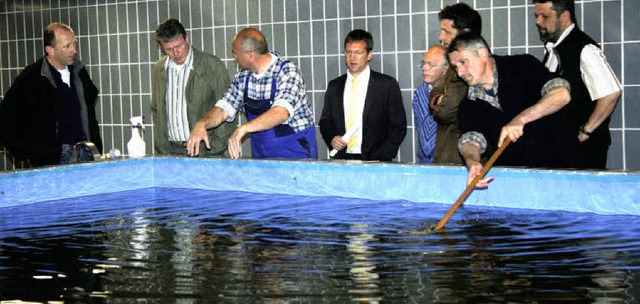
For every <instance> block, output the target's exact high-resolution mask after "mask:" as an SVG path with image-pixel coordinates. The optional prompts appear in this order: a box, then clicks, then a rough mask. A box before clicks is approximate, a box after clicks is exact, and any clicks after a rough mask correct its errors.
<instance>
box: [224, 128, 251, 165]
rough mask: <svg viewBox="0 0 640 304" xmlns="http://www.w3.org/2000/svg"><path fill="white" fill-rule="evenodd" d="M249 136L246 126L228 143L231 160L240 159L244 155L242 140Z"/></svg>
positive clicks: (236, 131)
mask: <svg viewBox="0 0 640 304" xmlns="http://www.w3.org/2000/svg"><path fill="white" fill-rule="evenodd" d="M246 134H247V131H246V127H245V125H242V126H239V127H238V128H237V129H236V130H235V131H233V134H231V137H229V141H228V142H227V143H228V145H229V156H230V157H231V159H238V158H240V156H241V154H242V138H243V137H244V136H245V135H246Z"/></svg>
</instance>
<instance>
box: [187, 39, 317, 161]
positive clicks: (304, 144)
mask: <svg viewBox="0 0 640 304" xmlns="http://www.w3.org/2000/svg"><path fill="white" fill-rule="evenodd" d="M232 47H233V50H232V51H233V58H234V59H235V61H236V63H237V64H238V66H239V67H240V69H241V70H240V71H239V72H238V73H236V75H235V76H234V78H233V81H232V83H231V86H230V87H229V89H228V90H227V92H226V93H225V94H224V95H223V96H222V99H220V100H219V101H218V102H217V103H216V104H215V106H214V107H213V109H211V110H210V111H209V112H208V113H207V114H206V115H205V116H204V117H203V118H202V119H200V121H198V122H197V123H196V125H195V127H194V128H193V130H191V134H190V136H189V141H188V143H187V153H188V154H189V155H190V156H194V155H198V154H199V153H200V151H199V149H200V142H201V141H203V140H204V142H205V145H206V147H207V148H209V147H210V143H209V137H208V136H207V132H206V130H207V129H211V128H215V127H217V126H218V125H220V124H221V123H222V122H223V121H232V120H233V119H234V118H235V116H236V114H237V113H238V111H239V110H240V109H244V111H245V112H246V113H247V118H248V122H246V123H244V124H242V125H241V126H239V127H238V128H237V129H236V130H235V131H234V132H233V134H232V135H231V137H230V138H229V145H228V146H229V155H230V157H231V158H232V159H238V158H239V157H240V154H241V149H242V147H241V144H242V138H243V137H244V136H245V135H246V134H247V133H250V134H251V150H252V154H253V158H294V159H317V158H318V148H317V144H316V135H315V134H316V133H315V123H314V121H313V112H312V110H311V106H310V104H309V102H308V100H307V96H306V89H305V84H304V80H303V79H302V75H301V74H300V70H298V68H297V67H296V66H295V65H294V64H293V63H292V62H290V61H288V60H283V59H282V58H280V57H279V56H278V55H277V54H275V53H270V52H269V49H268V46H267V41H266V40H265V38H264V36H263V35H262V33H261V32H260V31H259V30H257V29H255V28H247V29H244V30H242V31H240V32H239V33H238V34H237V35H236V37H235V38H234V40H233V43H232Z"/></svg>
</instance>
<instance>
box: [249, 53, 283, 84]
mask: <svg viewBox="0 0 640 304" xmlns="http://www.w3.org/2000/svg"><path fill="white" fill-rule="evenodd" d="M269 55H271V62H269V66H268V67H267V69H266V70H264V72H262V73H260V74H256V73H253V72H251V73H253V77H255V78H256V79H260V78H262V77H264V75H265V74H266V73H267V72H269V70H270V69H271V68H272V67H273V66H274V65H275V63H276V62H277V61H278V56H277V55H276V54H273V53H269Z"/></svg>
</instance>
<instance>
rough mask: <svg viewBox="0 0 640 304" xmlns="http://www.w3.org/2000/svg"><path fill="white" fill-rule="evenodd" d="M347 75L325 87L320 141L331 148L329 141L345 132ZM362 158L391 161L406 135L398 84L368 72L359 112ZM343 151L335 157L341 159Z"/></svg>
mask: <svg viewBox="0 0 640 304" xmlns="http://www.w3.org/2000/svg"><path fill="white" fill-rule="evenodd" d="M346 81H347V74H344V75H342V76H340V77H338V78H336V79H334V80H332V81H331V82H329V85H328V86H327V91H326V92H325V95H324V108H323V109H322V116H321V118H320V123H319V125H320V132H321V133H322V138H323V139H324V142H325V143H326V144H327V147H328V148H329V149H331V140H332V139H333V138H334V137H335V136H342V135H344V133H345V131H346V130H345V116H344V87H345V84H346ZM362 116H363V118H362V159H363V160H379V161H391V160H392V159H393V158H394V157H396V154H397V153H398V149H399V147H400V144H401V143H402V141H403V140H404V137H405V136H406V134H407V118H406V114H405V111H404V104H403V103H402V94H401V92H400V86H399V85H398V82H397V81H396V80H395V79H394V78H393V77H390V76H388V75H384V74H381V73H378V72H375V71H373V70H372V71H371V76H370V77H369V84H368V86H367V96H366V97H365V102H364V110H363V113H362ZM345 151H346V149H343V150H342V151H339V152H338V154H337V155H336V158H344V155H345V153H346V152H345Z"/></svg>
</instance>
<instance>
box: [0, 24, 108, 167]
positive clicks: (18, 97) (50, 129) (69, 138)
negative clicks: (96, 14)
mask: <svg viewBox="0 0 640 304" xmlns="http://www.w3.org/2000/svg"><path fill="white" fill-rule="evenodd" d="M42 40H43V46H44V51H45V55H44V56H43V57H41V58H40V59H39V60H37V61H36V62H34V63H32V64H30V65H28V66H27V67H26V68H25V69H24V70H23V71H22V72H21V73H20V75H18V77H16V79H15V81H14V82H13V84H12V85H11V87H10V88H9V90H8V91H7V94H5V95H4V99H3V100H2V102H1V103H0V142H2V143H3V144H4V145H5V146H6V147H7V149H8V150H9V151H10V152H11V155H12V156H14V157H16V158H17V159H19V160H25V161H28V162H29V164H30V165H31V166H33V167H39V166H46V165H57V164H68V163H70V162H71V161H90V160H93V153H92V152H91V151H88V150H86V149H83V148H81V147H83V146H86V144H85V145H79V146H78V147H80V149H79V153H78V157H77V159H71V156H72V155H74V153H73V150H74V147H75V145H76V144H77V143H79V142H86V141H91V142H92V143H93V144H94V145H95V147H96V148H97V149H98V152H100V153H102V138H101V137H100V129H99V126H98V120H97V118H96V111H95V107H96V102H97V100H98V88H97V87H96V86H95V85H94V83H93V81H92V80H91V77H89V72H88V71H87V68H86V67H85V64H84V63H83V62H82V61H80V59H79V58H78V49H77V43H78V42H77V40H76V35H75V33H74V32H73V29H71V27H69V26H68V25H66V24H64V23H60V22H54V23H51V24H49V25H48V26H47V28H46V29H45V30H44V33H43V39H42Z"/></svg>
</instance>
